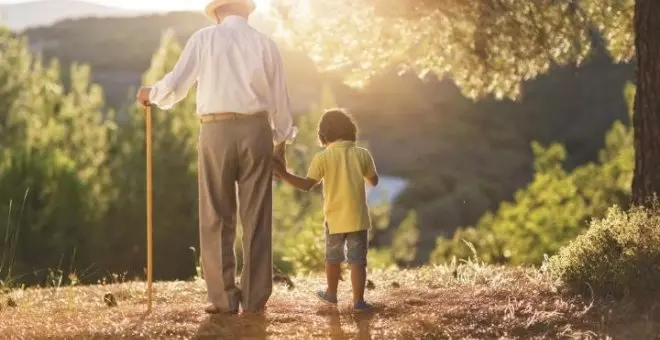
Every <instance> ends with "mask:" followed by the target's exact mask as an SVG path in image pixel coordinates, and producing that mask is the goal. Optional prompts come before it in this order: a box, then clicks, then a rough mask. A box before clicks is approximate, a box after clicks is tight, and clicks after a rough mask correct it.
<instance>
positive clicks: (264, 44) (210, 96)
mask: <svg viewBox="0 0 660 340" xmlns="http://www.w3.org/2000/svg"><path fill="white" fill-rule="evenodd" d="M195 81H197V114H198V115H199V116H202V115H206V114H211V113H221V112H235V113H243V114H254V113H257V112H263V111H267V112H268V113H269V114H270V121H271V126H272V129H273V141H274V142H275V143H280V142H283V141H291V140H292V139H293V138H295V134H296V131H297V130H296V128H295V127H294V126H293V116H292V114H291V107H290V106H291V104H290V102H289V94H288V91H287V87H286V83H285V80H284V65H283V63H282V58H281V56H280V53H279V50H278V48H277V45H275V42H274V41H273V40H272V39H270V38H269V37H268V36H266V35H264V34H262V33H260V32H258V31H257V30H256V29H254V28H252V27H250V25H248V22H247V20H246V19H245V18H243V17H240V16H233V15H232V16H228V17H226V18H225V19H224V20H223V22H222V23H221V24H218V25H213V26H210V27H207V28H203V29H201V30H199V31H197V32H195V34H193V35H192V37H190V39H189V40H188V43H187V44H186V47H185V48H184V49H183V52H182V53H181V56H180V58H179V60H178V61H177V63H176V65H175V66H174V69H172V71H171V72H170V73H168V74H167V75H165V77H163V79H162V80H160V81H159V82H157V83H156V84H155V85H154V86H153V87H152V89H151V94H150V96H149V100H150V101H151V103H153V104H155V105H157V106H158V107H160V108H161V109H164V110H168V109H171V108H172V107H173V106H174V104H176V103H178V102H179V101H181V100H183V99H184V98H185V97H186V95H187V94H188V91H189V90H190V88H191V87H192V85H193V84H194V83H195Z"/></svg>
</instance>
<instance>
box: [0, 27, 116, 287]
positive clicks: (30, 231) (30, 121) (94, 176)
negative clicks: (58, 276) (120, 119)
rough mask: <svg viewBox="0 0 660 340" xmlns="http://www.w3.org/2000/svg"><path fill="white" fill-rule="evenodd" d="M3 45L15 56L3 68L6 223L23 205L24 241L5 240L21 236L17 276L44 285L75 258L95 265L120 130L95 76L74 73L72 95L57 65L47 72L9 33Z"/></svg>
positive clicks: (7, 228) (0, 169)
mask: <svg viewBox="0 0 660 340" xmlns="http://www.w3.org/2000/svg"><path fill="white" fill-rule="evenodd" d="M0 42H1V43H0V47H1V48H2V50H1V51H0V53H3V55H7V56H8V58H6V59H4V58H3V60H2V63H0V78H2V79H5V80H6V81H7V83H5V84H4V86H2V90H0V106H2V107H4V108H5V109H6V111H3V112H2V113H1V114H2V115H3V116H2V123H0V129H1V130H2V131H3V133H2V135H1V137H0V145H1V146H2V153H1V154H0V203H1V204H0V216H10V217H11V216H14V215H12V213H11V212H10V210H11V208H10V205H9V203H10V202H13V203H14V204H12V206H13V207H14V209H15V208H16V203H17V202H23V204H22V206H21V210H22V211H23V214H22V217H21V219H20V221H17V223H20V233H18V232H15V231H12V230H11V229H12V224H11V223H8V224H7V225H0V234H3V235H5V234H8V233H14V232H15V234H14V235H15V241H14V242H15V244H14V245H12V247H16V259H15V262H14V265H15V266H16V268H15V272H20V273H23V274H24V273H30V272H32V273H34V276H30V277H29V278H27V279H26V280H27V281H31V282H42V281H43V280H44V278H45V270H46V269H47V268H50V267H54V266H60V265H66V263H63V261H62V259H65V261H67V262H73V261H75V260H76V259H74V258H73V257H74V256H73V255H72V254H78V255H80V257H81V258H82V259H83V260H82V261H80V263H78V264H79V265H81V266H88V265H90V264H91V261H90V260H91V258H92V256H91V254H92V253H93V252H94V250H95V249H96V246H97V245H98V244H97V243H96V241H97V240H98V238H97V237H96V236H97V235H98V232H99V230H98V225H99V221H100V219H101V217H102V216H103V215H104V213H105V210H106V209H107V204H108V195H107V190H108V187H109V178H108V173H107V171H106V170H105V169H104V165H105V164H106V162H107V159H108V158H107V156H108V143H107V141H108V138H109V136H110V134H111V132H112V131H113V129H114V124H113V123H112V121H111V119H112V114H111V113H109V114H108V113H105V112H102V107H103V93H102V91H101V89H100V88H99V87H98V86H95V85H90V83H89V77H90V72H89V68H87V67H84V66H78V65H73V66H72V67H71V70H70V76H69V79H70V81H69V83H68V84H66V87H67V89H65V84H63V83H62V82H61V80H60V77H59V76H60V70H59V66H58V64H57V63H55V62H54V63H51V64H50V66H48V67H44V66H43V65H42V62H41V60H40V59H39V58H36V59H33V58H32V57H31V56H30V55H29V53H28V52H27V45H26V43H25V41H24V40H23V39H20V38H18V37H14V36H12V35H11V34H9V33H6V32H0ZM26 193H27V194H26ZM63 202H66V203H67V204H62V203H63ZM14 226H15V224H14ZM5 274H7V273H5Z"/></svg>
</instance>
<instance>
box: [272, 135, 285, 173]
mask: <svg viewBox="0 0 660 340" xmlns="http://www.w3.org/2000/svg"><path fill="white" fill-rule="evenodd" d="M273 172H274V174H275V176H276V177H277V178H280V179H281V178H282V176H284V175H285V174H286V172H287V170H286V144H285V143H280V144H277V145H275V147H274V148H273Z"/></svg>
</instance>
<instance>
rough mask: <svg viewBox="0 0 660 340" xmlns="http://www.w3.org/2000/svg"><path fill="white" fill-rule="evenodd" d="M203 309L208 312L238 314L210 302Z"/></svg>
mask: <svg viewBox="0 0 660 340" xmlns="http://www.w3.org/2000/svg"><path fill="white" fill-rule="evenodd" d="M204 311H205V312H206V313H208V314H228V315H234V314H238V311H227V310H223V309H221V308H219V307H217V306H216V305H214V304H210V305H208V306H206V308H204Z"/></svg>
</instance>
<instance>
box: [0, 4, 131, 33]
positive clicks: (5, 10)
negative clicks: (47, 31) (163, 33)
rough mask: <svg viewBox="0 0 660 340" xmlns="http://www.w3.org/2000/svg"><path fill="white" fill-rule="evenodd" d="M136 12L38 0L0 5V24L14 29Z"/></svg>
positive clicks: (100, 6)
mask: <svg viewBox="0 0 660 340" xmlns="http://www.w3.org/2000/svg"><path fill="white" fill-rule="evenodd" d="M137 14H139V13H138V12H135V11H129V10H125V9H120V8H114V7H107V6H102V5H98V4H93V3H90V2H86V1H78V0H39V1H30V2H23V3H16V4H9V5H0V25H4V26H7V27H9V29H11V30H14V31H22V30H24V29H26V28H29V27H37V26H48V25H51V24H53V23H55V22H58V21H61V20H65V19H76V18H83V17H110V16H129V15H137Z"/></svg>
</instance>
